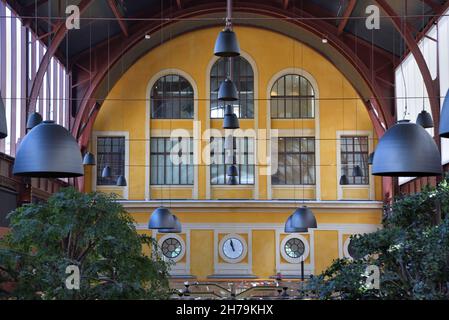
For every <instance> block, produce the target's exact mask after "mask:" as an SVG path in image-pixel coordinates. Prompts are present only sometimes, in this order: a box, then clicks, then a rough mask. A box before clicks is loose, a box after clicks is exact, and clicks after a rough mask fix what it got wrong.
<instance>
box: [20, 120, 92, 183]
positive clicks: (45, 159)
mask: <svg viewBox="0 0 449 320" xmlns="http://www.w3.org/2000/svg"><path fill="white" fill-rule="evenodd" d="M13 174H14V175H17V176H24V177H36V178H73V177H79V176H82V175H83V174H84V170H83V159H82V156H81V151H80V149H79V146H78V143H77V142H76V140H75V138H73V136H72V135H71V134H70V132H68V131H67V130H66V129H65V128H64V127H62V126H60V125H58V124H55V123H54V121H44V122H42V123H41V124H39V125H37V126H36V127H34V128H33V130H31V131H30V132H29V133H28V134H27V135H25V137H24V138H23V140H22V141H21V143H20V145H19V148H18V150H17V154H16V160H15V162H14V169H13Z"/></svg>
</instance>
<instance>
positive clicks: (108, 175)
mask: <svg viewBox="0 0 449 320" xmlns="http://www.w3.org/2000/svg"><path fill="white" fill-rule="evenodd" d="M101 177H102V178H111V177H112V169H111V167H110V166H108V165H106V166H105V167H104V168H103V171H101Z"/></svg>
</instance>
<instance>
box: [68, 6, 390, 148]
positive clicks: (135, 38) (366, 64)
mask: <svg viewBox="0 0 449 320" xmlns="http://www.w3.org/2000/svg"><path fill="white" fill-rule="evenodd" d="M224 9H225V8H224V6H223V4H222V3H212V4H209V5H208V6H206V7H204V9H201V8H199V7H193V8H189V9H188V10H182V11H179V12H178V13H177V14H175V17H174V18H186V17H194V16H197V15H201V14H207V13H214V12H223V10H224ZM236 11H240V12H252V13H257V14H263V15H267V16H270V17H278V18H286V17H290V18H291V17H292V12H291V10H289V11H285V10H282V9H279V8H275V7H273V6H264V5H256V4H254V3H252V4H244V3H240V4H239V5H238V6H237V7H236ZM294 13H295V14H294V15H293V16H301V17H306V18H307V17H311V15H310V14H309V13H307V12H304V11H301V12H298V9H296V12H294ZM288 21H289V22H290V23H292V24H294V25H297V26H299V27H302V28H305V29H307V30H309V31H311V32H313V33H314V34H315V35H317V36H319V37H321V36H322V35H323V33H326V34H327V36H328V38H329V44H330V45H332V46H334V47H335V48H336V49H337V50H338V51H339V52H340V53H341V54H342V55H343V56H344V57H345V58H346V59H347V60H348V61H349V62H350V63H351V64H352V65H353V66H354V68H355V69H356V70H357V71H358V72H359V74H360V75H361V76H362V77H363V79H364V80H365V82H366V83H367V84H368V86H369V88H370V89H371V91H372V92H373V96H372V97H371V100H373V101H374V102H375V103H372V106H374V107H375V108H376V111H377V115H376V117H380V119H379V120H376V121H377V122H378V124H376V126H375V127H376V128H377V134H378V135H382V133H383V131H384V130H385V129H384V127H383V126H385V127H389V126H391V125H392V124H394V122H395V119H394V110H393V109H394V108H393V107H394V104H393V106H392V104H391V101H390V100H391V99H390V100H388V99H382V98H381V97H391V98H392V97H393V94H394V88H392V87H387V86H386V85H385V83H380V82H378V81H376V78H377V76H376V77H373V71H372V70H371V69H370V66H371V65H372V63H373V61H371V60H370V58H369V57H370V56H371V55H372V54H371V53H372V51H371V49H372V48H371V46H369V45H366V44H365V43H363V42H361V41H358V40H357V39H356V38H355V37H351V36H345V37H343V38H342V37H339V36H338V29H337V28H336V27H335V26H333V25H332V24H330V23H327V22H325V21H320V20H319V19H306V20H300V19H296V20H295V19H290V20H288ZM170 23H174V20H171V21H167V22H165V24H164V25H163V26H162V27H165V26H166V25H168V24H170ZM160 28H161V25H160V22H156V23H148V22H144V23H142V24H140V25H139V26H136V28H135V29H133V32H132V33H131V36H130V37H129V38H128V39H122V38H120V37H119V38H116V39H114V40H113V41H112V42H111V48H112V51H111V52H110V60H109V62H108V59H105V56H104V52H105V50H104V47H98V48H96V50H97V51H96V52H95V54H93V55H92V56H95V57H96V58H97V61H98V70H97V73H96V74H95V75H94V76H93V79H92V82H91V85H90V86H89V87H87V88H86V90H85V92H84V94H82V96H81V98H82V102H81V104H80V107H79V112H78V115H77V117H76V119H75V122H74V126H73V134H74V135H75V136H77V137H78V138H79V139H81V140H82V144H83V145H84V146H85V145H86V144H87V143H88V139H89V136H90V132H88V131H86V130H83V132H81V131H80V128H81V126H83V123H84V122H85V121H86V120H87V114H89V113H90V108H91V107H92V106H93V105H94V103H95V101H96V100H95V98H94V97H93V94H94V93H95V91H96V88H97V87H98V86H99V85H100V83H101V81H102V80H103V79H104V77H105V76H106V75H107V72H108V70H109V69H110V68H111V66H112V65H113V64H115V63H116V62H117V61H118V60H119V59H120V57H121V56H122V54H124V52H126V51H128V50H130V49H131V48H132V47H133V46H134V45H136V44H137V43H138V42H139V41H141V40H142V38H143V37H144V35H145V34H148V33H154V32H156V31H157V30H159V29H160ZM118 44H120V45H118ZM355 47H357V48H358V50H356V51H357V55H356V52H355V51H354V48H355ZM122 48H123V51H122ZM102 54H103V55H102ZM386 56H387V54H386V53H384V56H383V57H382V55H376V58H377V60H376V61H375V63H376V65H374V67H375V68H376V69H377V68H378V67H379V65H384V64H385V63H391V66H392V67H393V62H392V58H391V59H390V60H388V59H387V58H386ZM391 57H392V56H391ZM381 76H382V75H381ZM389 76H390V79H387V80H392V79H393V72H391V74H390V75H389ZM385 82H388V81H385ZM391 82H392V81H390V83H391ZM367 108H368V109H369V108H371V106H369V107H368V105H367ZM94 120H95V119H93V118H91V120H90V121H94ZM382 124H383V126H382Z"/></svg>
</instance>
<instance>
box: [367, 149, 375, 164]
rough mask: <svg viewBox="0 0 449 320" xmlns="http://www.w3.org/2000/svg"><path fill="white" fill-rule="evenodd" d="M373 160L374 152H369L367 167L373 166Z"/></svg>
mask: <svg viewBox="0 0 449 320" xmlns="http://www.w3.org/2000/svg"><path fill="white" fill-rule="evenodd" d="M373 159H374V152H371V153H370V154H369V156H368V164H369V165H372V164H373Z"/></svg>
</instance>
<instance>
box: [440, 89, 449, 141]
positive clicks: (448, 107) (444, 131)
mask: <svg viewBox="0 0 449 320" xmlns="http://www.w3.org/2000/svg"><path fill="white" fill-rule="evenodd" d="M440 137H442V138H449V90H448V91H447V93H446V97H445V98H444V102H443V107H442V109H441V114H440Z"/></svg>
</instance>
